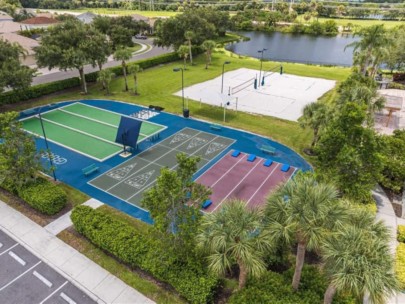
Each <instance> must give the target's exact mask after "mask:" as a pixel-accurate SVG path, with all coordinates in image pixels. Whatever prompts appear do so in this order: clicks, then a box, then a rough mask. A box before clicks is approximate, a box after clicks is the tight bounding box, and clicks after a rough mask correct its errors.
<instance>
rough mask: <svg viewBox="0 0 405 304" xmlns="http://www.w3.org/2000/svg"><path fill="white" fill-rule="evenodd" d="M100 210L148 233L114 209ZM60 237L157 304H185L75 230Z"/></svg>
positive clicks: (131, 219) (60, 234)
mask: <svg viewBox="0 0 405 304" xmlns="http://www.w3.org/2000/svg"><path fill="white" fill-rule="evenodd" d="M99 210H102V211H103V212H105V213H108V214H114V216H115V217H118V218H120V219H121V220H123V221H125V222H129V223H131V224H132V225H134V226H135V227H137V229H139V230H140V231H146V230H147V229H148V228H147V226H148V225H147V224H145V223H143V222H141V221H138V220H137V219H135V218H132V217H130V216H128V215H126V214H123V213H121V212H120V211H117V210H116V209H114V208H111V207H108V206H105V205H104V206H102V207H100V209H99ZM58 237H59V238H60V239H61V240H63V241H64V242H65V243H67V244H69V245H70V246H72V247H73V248H75V249H76V250H78V251H79V252H81V253H82V254H84V255H85V256H87V257H88V258H89V259H91V260H92V261H94V262H95V263H97V264H98V265H100V266H101V267H103V268H104V269H106V270H107V271H108V272H110V273H111V274H113V275H115V276H116V277H118V278H119V279H121V280H122V281H124V282H125V283H127V284H128V285H129V286H131V287H133V288H135V289H136V290H138V291H139V292H141V293H142V294H144V295H145V296H147V297H148V298H150V299H152V300H154V301H156V302H157V303H173V304H177V303H179V304H180V303H185V301H183V300H182V299H181V298H180V297H179V296H178V295H176V294H175V293H173V292H172V291H168V290H165V289H164V288H163V287H162V286H160V285H159V284H157V283H156V282H155V281H154V280H153V279H152V278H150V277H149V276H147V275H146V274H145V273H143V272H141V271H138V270H132V269H130V268H129V267H127V266H125V265H123V264H121V263H120V262H118V261H117V260H116V259H114V258H113V257H112V256H110V255H108V254H106V253H105V252H104V251H102V250H101V249H99V248H97V247H96V246H94V245H93V244H92V243H91V242H90V241H88V240H87V239H86V238H84V237H82V236H81V235H79V234H78V233H77V232H76V231H75V230H74V229H73V228H69V229H66V230H64V231H62V232H61V233H59V234H58Z"/></svg>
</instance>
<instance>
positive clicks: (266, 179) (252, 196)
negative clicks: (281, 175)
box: [245, 162, 280, 206]
mask: <svg viewBox="0 0 405 304" xmlns="http://www.w3.org/2000/svg"><path fill="white" fill-rule="evenodd" d="M279 165H280V163H278V162H277V165H275V166H274V168H273V170H272V171H271V172H270V174H269V175H268V176H267V177H266V178H265V179H264V181H263V182H262V183H261V184H260V186H259V187H258V188H257V189H256V191H255V192H254V193H253V194H252V195H251V196H250V198H249V199H248V200H247V201H246V204H245V206H247V205H248V204H249V203H250V201H251V200H252V199H253V198H254V197H255V195H256V194H257V192H259V190H260V189H261V188H262V187H263V185H264V184H265V183H266V182H267V181H268V180H269V178H270V177H271V176H272V175H273V173H274V171H276V169H277V167H280V166H279Z"/></svg>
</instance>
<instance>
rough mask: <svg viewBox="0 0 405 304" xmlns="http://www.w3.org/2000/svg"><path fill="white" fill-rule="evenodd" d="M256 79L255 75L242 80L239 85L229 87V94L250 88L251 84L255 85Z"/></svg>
mask: <svg viewBox="0 0 405 304" xmlns="http://www.w3.org/2000/svg"><path fill="white" fill-rule="evenodd" d="M255 80H256V77H253V78H250V79H248V80H246V81H244V82H242V83H241V84H238V85H237V86H234V87H229V93H228V95H234V94H236V93H238V92H240V91H243V90H245V89H247V88H249V87H250V86H252V87H254V84H255Z"/></svg>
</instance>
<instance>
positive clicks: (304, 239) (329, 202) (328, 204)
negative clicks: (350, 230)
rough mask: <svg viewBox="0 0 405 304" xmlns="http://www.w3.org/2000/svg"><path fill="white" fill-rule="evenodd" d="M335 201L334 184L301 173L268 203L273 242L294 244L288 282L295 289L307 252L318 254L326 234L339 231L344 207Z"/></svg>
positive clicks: (268, 228) (270, 232)
mask: <svg viewBox="0 0 405 304" xmlns="http://www.w3.org/2000/svg"><path fill="white" fill-rule="evenodd" d="M337 198H338V191H337V189H336V188H335V187H334V186H333V185H331V184H329V183H325V182H318V181H317V180H316V179H315V177H314V176H313V174H310V173H306V174H302V173H300V174H298V175H296V177H295V178H294V180H292V181H290V182H289V183H287V184H285V185H283V186H281V187H279V188H278V189H277V190H276V191H275V192H274V193H272V194H271V195H270V196H269V198H268V200H267V203H266V207H265V220H266V222H267V226H266V229H267V231H268V232H269V234H270V237H271V240H272V242H274V243H278V242H280V241H281V242H284V243H285V244H288V245H294V244H296V245H297V255H296V262H295V269H294V276H293V279H292V283H291V285H292V288H293V289H294V290H298V288H299V284H300V281H301V273H302V267H303V265H304V260H305V254H306V252H307V251H308V250H311V251H317V252H319V250H320V248H321V245H322V241H323V240H324V238H325V237H326V236H327V235H328V233H329V232H331V231H335V230H336V229H339V228H340V227H341V226H342V225H343V224H344V222H345V220H346V212H345V208H344V207H343V205H341V204H339V203H338V201H337Z"/></svg>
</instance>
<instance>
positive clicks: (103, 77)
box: [97, 69, 115, 95]
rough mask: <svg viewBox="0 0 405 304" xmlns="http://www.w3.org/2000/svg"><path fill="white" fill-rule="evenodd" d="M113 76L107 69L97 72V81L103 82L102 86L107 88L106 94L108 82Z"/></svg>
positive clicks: (108, 87)
mask: <svg viewBox="0 0 405 304" xmlns="http://www.w3.org/2000/svg"><path fill="white" fill-rule="evenodd" d="M114 76H115V74H114V73H113V72H111V71H110V70H109V69H104V70H101V71H99V72H98V77H97V81H98V82H101V83H102V84H103V88H105V89H106V90H107V95H110V83H111V80H112V78H113V77H114Z"/></svg>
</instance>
